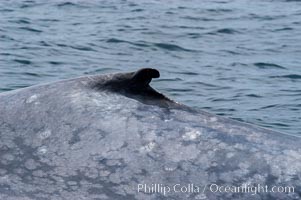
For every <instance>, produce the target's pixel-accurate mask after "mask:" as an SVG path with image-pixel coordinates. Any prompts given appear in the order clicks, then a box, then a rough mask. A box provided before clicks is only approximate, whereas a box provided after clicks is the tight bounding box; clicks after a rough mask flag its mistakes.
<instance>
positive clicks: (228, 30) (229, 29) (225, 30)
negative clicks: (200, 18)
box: [216, 28, 238, 34]
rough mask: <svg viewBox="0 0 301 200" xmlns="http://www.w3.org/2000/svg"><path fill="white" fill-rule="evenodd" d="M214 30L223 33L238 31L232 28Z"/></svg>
mask: <svg viewBox="0 0 301 200" xmlns="http://www.w3.org/2000/svg"><path fill="white" fill-rule="evenodd" d="M216 32H218V33H224V34H234V33H238V31H236V30H234V29H232V28H223V29H219V30H217V31H216Z"/></svg>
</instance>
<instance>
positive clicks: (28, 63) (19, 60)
mask: <svg viewBox="0 0 301 200" xmlns="http://www.w3.org/2000/svg"><path fill="white" fill-rule="evenodd" d="M13 61H15V62H17V63H20V64H25V65H30V64H31V62H30V61H29V60H21V59H14V60H13Z"/></svg>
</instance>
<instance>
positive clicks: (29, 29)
mask: <svg viewBox="0 0 301 200" xmlns="http://www.w3.org/2000/svg"><path fill="white" fill-rule="evenodd" d="M20 29H22V30H26V31H30V32H35V33H41V32H43V31H41V30H38V29H34V28H30V27H20Z"/></svg>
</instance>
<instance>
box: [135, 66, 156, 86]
mask: <svg viewBox="0 0 301 200" xmlns="http://www.w3.org/2000/svg"><path fill="white" fill-rule="evenodd" d="M159 77H160V73H159V71H158V70H156V69H152V68H143V69H140V70H138V71H137V72H135V73H134V74H133V76H132V77H131V79H130V87H134V88H135V89H138V90H143V89H145V88H147V87H148V86H149V83H150V82H151V81H152V79H153V78H159Z"/></svg>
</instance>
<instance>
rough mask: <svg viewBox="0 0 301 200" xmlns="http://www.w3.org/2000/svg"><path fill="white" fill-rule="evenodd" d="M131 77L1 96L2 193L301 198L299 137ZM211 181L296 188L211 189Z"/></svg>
mask: <svg viewBox="0 0 301 200" xmlns="http://www.w3.org/2000/svg"><path fill="white" fill-rule="evenodd" d="M130 75H132V74H112V75H99V76H87V77H81V78H77V79H72V80H65V81H61V82H56V83H51V84H45V85H38V86H34V87H29V88H25V89H20V90H15V91H11V92H6V93H2V94H0V199H1V200H2V199H3V200H4V199H5V200H21V199H22V200H23V199H24V200H25V199H26V200H32V199H37V200H44V199H53V200H61V199H66V200H70V199H72V200H77V199H87V200H90V199H91V200H92V199H94V200H96V199H98V200H100V199H122V200H124V199H129V200H132V199H133V200H135V199H141V200H151V199H153V200H155V199H179V200H180V199H181V200H182V199H300V196H301V195H300V194H301V181H300V176H301V140H300V138H298V137H294V136H290V135H285V134H281V133H277V132H273V131H270V130H267V129H263V128H259V127H256V126H253V125H249V124H245V123H241V122H237V121H234V120H230V119H226V118H222V117H218V116H215V115H212V114H209V113H206V112H202V111H193V110H190V109H187V108H186V107H184V106H181V105H179V104H177V103H175V102H173V101H171V100H169V99H167V98H166V97H164V96H163V95H162V96H160V95H159V96H157V97H156V95H154V96H153V95H149V94H148V93H143V92H142V93H139V94H132V93H131V92H129V90H128V89H126V88H123V86H124V87H125V85H124V83H126V82H127V81H126V79H129V77H130ZM120 81H121V82H122V81H124V82H123V84H119V83H121V82H120ZM114 84H116V85H115V86H117V85H118V87H119V88H115V89H114V87H115V86H114ZM157 105H159V106H157ZM144 183H145V184H149V185H150V184H162V185H164V186H171V187H172V186H173V185H174V184H181V185H183V186H184V185H187V184H190V183H193V184H194V185H197V186H202V187H203V186H205V185H207V187H206V188H205V191H204V193H203V192H202V191H200V192H199V193H198V192H196V193H192V192H190V193H189V192H186V193H184V192H170V193H168V194H166V195H165V196H164V195H163V194H162V193H159V192H157V193H143V192H138V190H137V187H138V184H144ZM212 183H216V184H219V185H229V186H233V185H234V186H240V185H242V184H262V185H268V186H294V187H295V190H294V193H289V194H288V193H258V194H255V195H252V194H251V193H213V192H210V190H209V185H210V184H212ZM202 189H203V188H202Z"/></svg>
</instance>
